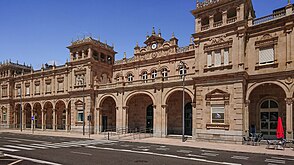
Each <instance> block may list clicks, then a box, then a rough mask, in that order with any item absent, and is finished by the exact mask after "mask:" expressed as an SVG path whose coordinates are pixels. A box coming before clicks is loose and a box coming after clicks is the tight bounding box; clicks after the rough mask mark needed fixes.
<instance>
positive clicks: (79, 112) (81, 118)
mask: <svg viewBox="0 0 294 165" xmlns="http://www.w3.org/2000/svg"><path fill="white" fill-rule="evenodd" d="M77 117H78V122H81V121H84V112H83V110H78V115H77Z"/></svg>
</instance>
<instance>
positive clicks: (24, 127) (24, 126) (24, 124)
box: [21, 105, 26, 130]
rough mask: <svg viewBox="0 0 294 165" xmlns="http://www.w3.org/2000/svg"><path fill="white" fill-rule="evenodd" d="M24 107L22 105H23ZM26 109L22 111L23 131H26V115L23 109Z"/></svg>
mask: <svg viewBox="0 0 294 165" xmlns="http://www.w3.org/2000/svg"><path fill="white" fill-rule="evenodd" d="M21 106H22V105H21ZM23 108H24V107H23V106H22V111H21V125H22V129H23V130H24V129H26V117H25V115H26V113H25V110H24V109H23Z"/></svg>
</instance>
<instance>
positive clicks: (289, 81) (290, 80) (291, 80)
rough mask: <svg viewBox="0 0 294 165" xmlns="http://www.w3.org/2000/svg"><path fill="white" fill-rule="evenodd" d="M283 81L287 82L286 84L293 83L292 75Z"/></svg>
mask: <svg viewBox="0 0 294 165" xmlns="http://www.w3.org/2000/svg"><path fill="white" fill-rule="evenodd" d="M285 83H286V84H288V85H290V84H292V83H293V79H292V77H287V78H286V79H285Z"/></svg>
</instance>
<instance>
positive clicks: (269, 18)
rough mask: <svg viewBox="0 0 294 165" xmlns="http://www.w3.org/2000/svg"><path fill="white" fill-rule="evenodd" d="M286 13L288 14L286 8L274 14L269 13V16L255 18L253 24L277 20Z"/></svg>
mask: <svg viewBox="0 0 294 165" xmlns="http://www.w3.org/2000/svg"><path fill="white" fill-rule="evenodd" d="M285 15H286V11H285V10H281V11H279V12H276V13H274V14H271V15H267V16H264V17H261V18H257V19H254V20H253V25H258V24H261V23H264V22H268V21H271V20H275V19H277V18H281V17H284V16H285Z"/></svg>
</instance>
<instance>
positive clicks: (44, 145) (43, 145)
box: [31, 144, 58, 148]
mask: <svg viewBox="0 0 294 165" xmlns="http://www.w3.org/2000/svg"><path fill="white" fill-rule="evenodd" d="M31 145H32V146H41V147H46V148H58V147H55V146H51V145H48V144H31Z"/></svg>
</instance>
